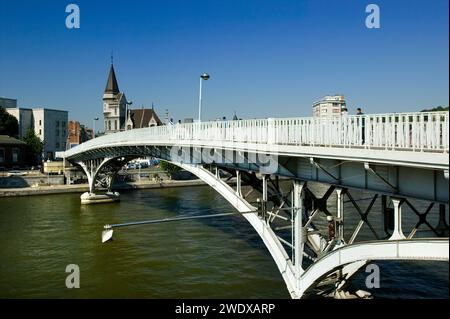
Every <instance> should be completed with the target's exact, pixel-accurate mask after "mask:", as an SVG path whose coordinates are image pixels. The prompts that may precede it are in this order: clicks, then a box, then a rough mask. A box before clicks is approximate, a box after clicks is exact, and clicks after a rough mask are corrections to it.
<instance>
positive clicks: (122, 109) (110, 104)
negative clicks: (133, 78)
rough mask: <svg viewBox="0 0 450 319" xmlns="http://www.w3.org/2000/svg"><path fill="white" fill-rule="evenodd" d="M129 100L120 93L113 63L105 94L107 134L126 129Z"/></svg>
mask: <svg viewBox="0 0 450 319" xmlns="http://www.w3.org/2000/svg"><path fill="white" fill-rule="evenodd" d="M126 108H127V99H126V97H125V94H124V93H123V92H120V91H119V85H118V84H117V79H116V73H115V72H114V66H113V64H112V63H111V67H110V69H109V76H108V81H107V82H106V88H105V92H104V93H103V117H104V125H105V133H106V134H109V133H115V132H119V131H123V130H124V129H125V117H126V116H125V115H126V113H127V111H126Z"/></svg>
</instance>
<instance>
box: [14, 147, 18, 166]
mask: <svg viewBox="0 0 450 319" xmlns="http://www.w3.org/2000/svg"><path fill="white" fill-rule="evenodd" d="M18 161H19V149H18V148H17V147H14V148H13V149H12V162H13V163H17V162H18Z"/></svg>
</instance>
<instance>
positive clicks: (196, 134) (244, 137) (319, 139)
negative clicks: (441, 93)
mask: <svg viewBox="0 0 450 319" xmlns="http://www.w3.org/2000/svg"><path fill="white" fill-rule="evenodd" d="M133 140H135V141H140V142H142V141H159V142H165V141H168V142H177V141H179V142H189V141H208V142H211V141H217V142H236V143H262V144H278V145H298V146H318V147H349V148H352V147H358V148H367V149H371V148H376V149H380V148H381V149H387V150H409V151H434V152H446V153H448V151H449V112H416V113H392V114H371V115H348V116H338V117H328V118H321V117H304V118H285V119H272V118H269V119H255V120H240V121H215V122H202V123H188V124H175V125H166V126H157V127H150V128H144V129H135V130H129V131H124V132H120V133H116V134H110V135H106V136H102V137H100V138H96V139H94V140H91V141H88V142H86V143H83V144H81V145H79V146H77V147H76V148H74V149H71V150H69V151H67V152H66V156H71V155H72V154H75V153H78V152H82V151H83V150H87V149H90V148H95V147H99V146H103V145H106V144H107V145H111V143H120V142H130V141H133Z"/></svg>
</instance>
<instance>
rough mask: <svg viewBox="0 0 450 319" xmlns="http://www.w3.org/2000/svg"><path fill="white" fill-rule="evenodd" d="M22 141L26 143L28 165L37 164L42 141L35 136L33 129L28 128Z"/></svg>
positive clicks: (42, 144)
mask: <svg viewBox="0 0 450 319" xmlns="http://www.w3.org/2000/svg"><path fill="white" fill-rule="evenodd" d="M23 141H24V142H25V143H26V144H27V146H26V151H27V162H28V164H30V165H35V164H39V162H40V157H41V154H42V150H43V149H44V142H42V141H41V139H40V138H39V137H37V136H36V134H35V133H34V130H33V129H31V128H30V129H29V130H28V131H27V133H26V134H25V136H24V138H23Z"/></svg>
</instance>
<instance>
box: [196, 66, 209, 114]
mask: <svg viewBox="0 0 450 319" xmlns="http://www.w3.org/2000/svg"><path fill="white" fill-rule="evenodd" d="M208 79H209V74H208V73H203V74H202V75H200V93H199V95H198V121H199V122H201V121H202V81H203V80H205V81H206V80H208Z"/></svg>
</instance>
